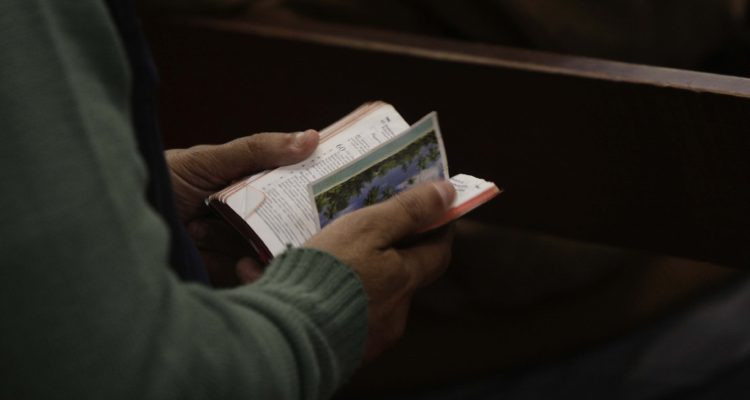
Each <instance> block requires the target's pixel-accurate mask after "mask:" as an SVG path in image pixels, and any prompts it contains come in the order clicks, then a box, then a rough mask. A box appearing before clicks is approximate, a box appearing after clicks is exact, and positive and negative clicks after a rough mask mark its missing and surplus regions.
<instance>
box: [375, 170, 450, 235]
mask: <svg viewBox="0 0 750 400" xmlns="http://www.w3.org/2000/svg"><path fill="white" fill-rule="evenodd" d="M455 197H456V189H454V188H453V185H451V183H450V182H448V181H435V182H429V183H425V184H422V185H419V186H417V187H414V188H412V189H409V190H407V191H404V192H402V193H399V194H397V195H396V196H393V197H392V198H390V199H388V200H386V201H384V202H382V203H380V204H376V205H374V206H372V207H369V208H367V209H363V210H362V211H365V212H366V213H368V214H369V215H363V217H365V218H370V219H373V220H379V221H382V223H384V224H387V226H386V227H385V229H383V230H382V232H379V234H381V235H383V237H382V239H383V240H385V243H384V244H392V243H395V242H398V241H400V240H401V239H404V238H406V237H408V236H410V235H414V234H417V233H420V232H422V231H424V230H425V229H427V228H429V227H430V226H432V225H433V224H434V223H435V222H436V221H438V220H439V219H440V218H442V217H443V216H444V215H445V213H446V212H447V211H448V209H449V208H450V207H451V204H452V203H453V200H454V199H455Z"/></svg>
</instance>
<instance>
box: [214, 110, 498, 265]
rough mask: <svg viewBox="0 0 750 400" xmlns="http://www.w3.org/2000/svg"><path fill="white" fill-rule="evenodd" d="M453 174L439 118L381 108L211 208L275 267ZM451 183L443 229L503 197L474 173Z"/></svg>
mask: <svg viewBox="0 0 750 400" xmlns="http://www.w3.org/2000/svg"><path fill="white" fill-rule="evenodd" d="M448 176H449V174H448V162H447V160H446V155H445V148H444V146H443V139H442V137H441V135H440V128H439V127H438V121H437V115H436V114H435V113H434V112H433V113H430V114H428V115H427V116H425V117H424V118H422V119H421V120H420V121H419V122H417V123H416V124H414V125H412V126H409V124H407V123H406V121H404V119H403V118H402V117H401V116H400V115H399V114H398V112H396V110H395V109H394V108H393V106H391V105H390V104H386V103H383V102H373V103H368V104H365V105H363V106H361V107H359V108H358V109H356V110H355V111H353V112H352V113H350V114H349V115H347V116H346V117H344V118H342V119H341V120H339V121H338V122H336V123H334V124H333V125H331V126H329V127H328V128H326V129H324V130H322V131H321V132H320V144H319V146H318V148H317V149H316V150H315V152H314V153H313V154H312V155H311V156H310V157H309V158H307V159H306V160H304V161H302V162H300V163H297V164H294V165H291V166H285V167H280V168H277V169H274V170H271V171H265V172H261V173H258V174H256V175H253V176H251V177H248V178H245V179H243V180H241V181H238V182H236V183H234V184H233V185H231V186H229V187H227V188H226V189H224V190H222V191H220V192H217V193H215V194H213V195H211V196H210V197H209V198H208V199H207V200H206V202H207V203H208V205H209V206H210V207H211V208H212V209H214V210H215V211H216V212H217V213H218V214H219V215H221V216H222V217H223V218H225V219H226V220H227V221H228V222H229V223H230V224H231V225H232V226H233V227H234V228H235V229H236V230H237V231H239V232H240V234H242V235H243V236H244V237H245V238H246V239H247V240H248V241H249V242H250V244H251V245H252V246H253V248H254V249H255V250H256V252H257V253H258V256H259V259H260V261H261V262H263V263H267V262H268V261H270V260H271V259H272V258H273V257H274V256H276V255H278V254H280V253H282V252H283V251H284V250H285V249H286V248H287V246H288V245H291V246H299V245H302V244H303V243H304V242H305V241H306V240H307V239H308V238H310V237H311V236H312V235H314V234H315V233H316V232H318V231H319V230H321V229H322V228H323V227H325V226H326V225H327V224H329V223H330V222H331V221H333V220H335V219H336V218H338V217H340V216H342V215H344V214H347V213H349V212H351V211H354V210H356V209H359V208H362V207H365V206H368V205H371V204H375V203H377V202H380V201H383V200H385V199H387V198H389V197H391V196H393V195H395V194H396V193H398V192H400V191H402V190H404V189H407V188H409V187H411V186H413V185H416V184H418V183H421V182H426V181H430V180H439V179H446V178H447V177H448ZM450 180H451V183H453V186H454V187H455V188H456V191H457V196H456V200H455V201H454V203H453V205H452V207H451V209H450V210H449V211H448V213H447V214H446V215H445V216H444V217H443V218H442V219H441V220H440V221H439V222H438V223H436V224H435V227H437V226H440V225H442V224H445V223H447V222H449V221H451V220H453V219H456V218H458V217H460V216H462V215H463V214H466V213H467V212H469V211H471V210H472V209H474V208H476V207H477V206H479V205H481V204H482V203H485V202H487V201H488V200H490V199H491V198H493V197H494V196H496V195H497V194H498V193H500V190H499V189H498V188H497V186H495V184H494V183H492V182H488V181H485V180H483V179H478V178H474V177H471V176H469V175H456V176H454V177H452V178H450Z"/></svg>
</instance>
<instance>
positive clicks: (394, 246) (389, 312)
mask: <svg viewBox="0 0 750 400" xmlns="http://www.w3.org/2000/svg"><path fill="white" fill-rule="evenodd" d="M455 195H456V194H455V190H454V189H453V186H452V185H451V184H450V183H449V182H447V181H446V182H432V183H426V184H423V185H420V186H418V187H416V188H414V189H411V190H408V191H406V192H403V193H401V194H399V195H397V196H395V197H393V198H391V199H389V200H387V201H385V202H383V203H380V204H376V205H374V206H371V207H366V208H363V209H361V210H358V211H355V212H352V213H350V214H347V215H345V216H343V217H341V218H339V219H337V220H335V221H334V222H332V223H331V224H330V225H328V226H326V227H325V228H324V229H323V230H322V231H320V232H319V233H318V234H316V235H315V236H313V237H312V238H310V240H308V241H307V243H305V245H304V246H305V247H312V248H316V249H320V250H324V251H327V252H329V253H331V254H332V255H334V256H336V257H337V258H338V259H339V260H341V261H343V262H344V263H346V264H348V265H349V266H351V267H352V268H353V269H354V271H355V272H356V273H357V274H358V275H359V277H360V278H361V279H362V283H363V284H364V287H365V291H366V292H367V295H368V298H369V308H368V326H369V328H368V338H367V345H366V349H365V361H368V360H371V359H373V358H374V357H375V356H377V355H378V354H380V353H381V352H382V351H383V350H384V349H385V348H387V347H388V346H390V345H391V344H392V343H393V342H395V341H396V340H397V339H398V338H399V337H401V335H402V334H403V331H404V329H405V327H406V317H407V315H408V312H409V305H410V303H411V298H412V295H413V294H414V291H415V290H416V289H418V288H419V287H422V286H424V285H426V284H428V283H430V282H432V281H433V280H435V279H436V278H437V277H438V276H440V275H441V274H442V273H443V271H444V270H445V268H446V267H447V266H448V262H449V261H450V255H451V241H452V236H453V235H452V229H451V227H444V228H440V229H437V230H434V231H431V232H427V233H425V234H423V235H419V233H420V232H422V231H424V229H426V228H428V227H430V226H431V225H432V224H434V223H435V222H436V221H438V220H439V219H440V218H441V217H442V216H443V215H444V214H445V213H446V212H447V211H448V209H449V207H450V204H451V203H452V202H453V199H454V198H455Z"/></svg>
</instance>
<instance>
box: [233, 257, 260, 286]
mask: <svg viewBox="0 0 750 400" xmlns="http://www.w3.org/2000/svg"><path fill="white" fill-rule="evenodd" d="M235 271H236V273H237V278H238V279H239V280H240V282H242V283H253V282H255V281H257V280H258V279H260V277H261V276H262V275H263V268H261V266H260V265H259V264H258V263H257V262H256V261H255V260H253V259H252V258H250V257H245V258H241V259H240V260H239V261H237V266H236V267H235Z"/></svg>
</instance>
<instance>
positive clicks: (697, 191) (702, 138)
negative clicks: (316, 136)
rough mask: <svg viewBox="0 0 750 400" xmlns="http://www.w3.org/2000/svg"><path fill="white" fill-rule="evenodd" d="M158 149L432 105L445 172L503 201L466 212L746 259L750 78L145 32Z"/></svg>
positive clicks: (416, 41) (259, 31)
mask: <svg viewBox="0 0 750 400" xmlns="http://www.w3.org/2000/svg"><path fill="white" fill-rule="evenodd" d="M149 28H150V29H149V30H150V39H151V41H152V45H153V47H154V53H155V54H156V58H157V61H158V65H159V67H160V69H161V76H162V85H161V101H160V106H161V117H162V121H163V129H164V133H165V141H166V143H167V145H168V146H188V145H192V144H196V143H201V142H207V141H208V142H222V141H225V140H228V139H231V138H234V137H238V136H241V135H245V134H248V133H251V132H257V131H296V130H300V129H305V128H308V127H312V128H323V127H325V126H326V125H327V124H329V123H331V122H333V121H335V120H336V119H338V118H339V117H340V116H342V115H344V114H346V113H347V112H348V111H350V110H351V109H353V108H354V107H356V106H357V105H359V104H360V103H363V102H365V101H368V100H373V99H383V100H385V101H388V102H391V103H392V104H394V105H395V106H396V108H397V109H398V110H399V111H400V112H402V114H403V115H404V116H405V118H406V119H407V120H408V121H416V120H417V119H418V118H419V117H421V116H422V115H424V114H425V113H427V112H429V111H432V110H437V111H438V112H439V116H440V120H441V126H442V127H443V133H444V136H445V142H446V145H447V148H448V154H449V164H450V166H451V169H452V170H453V171H465V172H467V173H471V174H474V175H476V176H482V177H486V178H489V179H492V180H494V181H495V182H497V183H498V184H499V185H501V186H503V187H504V188H505V190H506V192H505V194H503V196H502V197H501V198H499V200H496V201H494V203H492V204H491V205H489V206H487V207H484V208H482V209H480V210H478V211H477V212H476V214H475V217H477V218H481V219H483V220H485V221H491V222H493V223H496V224H499V225H503V226H510V227H519V228H524V229H532V230H536V231H540V232H544V233H550V234H555V235H559V236H563V237H568V238H575V239H582V240H587V241H595V242H600V243H607V244H612V245H617V246H625V247H630V248H637V249H643V250H647V251H653V252H657V253H665V254H672V255H677V256H683V257H690V258H694V259H698V260H709V261H713V262H717V263H723V264H727V265H742V266H744V265H747V261H748V260H749V259H750V240H749V239H750V212H749V211H750V185H748V180H749V178H750V157H748V155H749V154H750V135H748V125H750V124H748V122H747V121H748V119H750V80H748V79H743V78H735V77H727V76H718V75H711V74H705V73H696V72H689V71H679V70H671V69H665V68H656V67H648V66H639V65H630V64H623V63H616V62H607V61H600V60H594V59H586V58H580V57H569V56H563V55H556V54H547V53H540V52H531V51H523V50H518V49H510V48H503V47H497V46H487V45H481V44H470V43H463V42H455V41H448V40H437V39H431V38H424V37H417V36H409V35H404V34H395V33H390V32H379V31H371V30H364V29H351V28H347V29H343V28H342V27H337V26H331V25H323V24H315V23H296V24H279V23H275V22H268V21H253V20H252V19H251V18H247V17H242V18H235V19H226V18H222V19H211V18H204V19H201V18H188V17H183V18H176V19H173V20H168V21H163V20H162V21H159V23H158V24H151V25H150V26H149Z"/></svg>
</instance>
